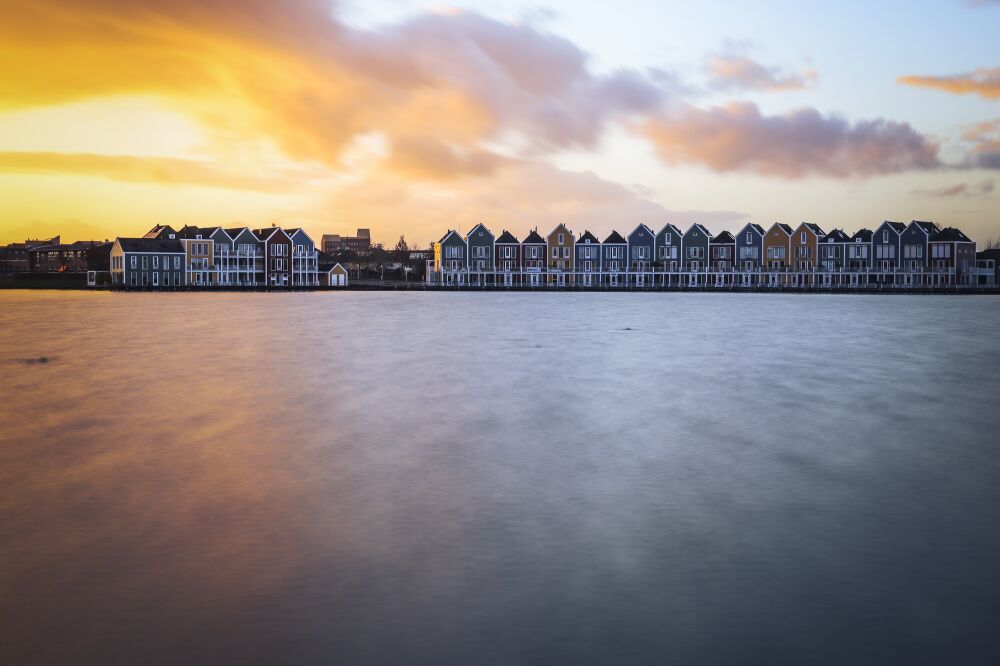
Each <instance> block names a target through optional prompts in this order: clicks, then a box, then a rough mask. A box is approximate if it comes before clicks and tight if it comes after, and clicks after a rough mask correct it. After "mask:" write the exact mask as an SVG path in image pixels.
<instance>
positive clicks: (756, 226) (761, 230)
mask: <svg viewBox="0 0 1000 666" xmlns="http://www.w3.org/2000/svg"><path fill="white" fill-rule="evenodd" d="M747 228H750V229H753V230H754V231H756V232H757V233H758V234H760V235H761V236H763V235H764V234H766V233H767V232H766V231H764V227H762V226H760V225H759V224H757V223H756V222H747V223H746V224H744V225H743V229H740V233H743V230H744V229H747Z"/></svg>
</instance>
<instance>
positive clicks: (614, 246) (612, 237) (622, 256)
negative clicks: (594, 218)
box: [601, 231, 628, 287]
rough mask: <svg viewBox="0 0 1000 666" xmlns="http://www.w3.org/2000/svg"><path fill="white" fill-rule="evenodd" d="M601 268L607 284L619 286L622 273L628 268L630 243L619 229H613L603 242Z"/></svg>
mask: <svg viewBox="0 0 1000 666" xmlns="http://www.w3.org/2000/svg"><path fill="white" fill-rule="evenodd" d="M601 269H602V270H603V271H604V279H605V280H607V284H608V285H609V286H612V287H617V286H619V284H620V279H621V277H622V276H621V275H619V274H620V273H624V272H625V271H626V270H627V269H628V243H627V242H626V241H625V239H624V238H622V235H621V234H620V233H618V232H617V231H612V232H611V233H610V234H609V235H608V237H607V238H605V239H604V242H603V243H601Z"/></svg>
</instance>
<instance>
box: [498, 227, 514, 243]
mask: <svg viewBox="0 0 1000 666" xmlns="http://www.w3.org/2000/svg"><path fill="white" fill-rule="evenodd" d="M497 243H515V244H516V243H519V241H518V240H517V239H516V238H514V234H512V233H510V232H509V231H507V230H506V229H504V230H503V233H502V234H500V238H498V239H497Z"/></svg>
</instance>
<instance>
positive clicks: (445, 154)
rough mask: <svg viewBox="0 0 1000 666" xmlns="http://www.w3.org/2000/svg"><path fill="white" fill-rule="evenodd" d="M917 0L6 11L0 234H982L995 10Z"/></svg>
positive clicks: (990, 143) (992, 171)
mask: <svg viewBox="0 0 1000 666" xmlns="http://www.w3.org/2000/svg"><path fill="white" fill-rule="evenodd" d="M935 4H936V5H940V7H935V8H930V9H928V10H927V12H926V13H923V14H922V15H921V16H919V17H906V16H899V17H896V16H894V17H893V18H892V20H890V21H886V20H885V14H886V13H887V11H886V9H885V8H879V9H874V8H871V7H869V6H868V5H867V4H865V3H853V2H851V3H844V6H843V7H841V8H838V9H825V10H822V11H817V12H816V13H815V14H809V13H808V12H804V10H803V9H801V8H797V7H796V6H794V5H792V4H786V3H763V4H762V5H761V6H760V7H758V8H757V10H756V12H755V14H756V15H761V14H764V15H767V16H771V17H781V18H782V20H781V21H769V22H762V21H761V20H760V19H759V18H757V19H755V18H753V17H752V15H751V12H750V10H749V9H742V8H741V9H739V10H733V12H732V13H730V12H729V11H728V10H726V13H725V14H724V13H723V12H722V10H720V9H719V7H716V6H715V3H705V4H704V7H703V8H702V9H699V10H695V9H692V8H691V7H687V6H686V4H682V3H677V4H673V3H666V4H665V5H663V6H661V4H660V3H648V2H636V3H633V5H632V6H630V5H629V4H628V3H626V4H624V5H622V7H621V8H620V9H621V11H620V12H619V13H617V14H616V15H615V17H614V19H613V23H611V24H609V17H608V15H607V14H606V13H605V12H606V10H605V9H603V8H600V7H585V6H580V5H579V3H577V4H573V5H571V4H568V3H564V2H553V3H549V4H548V5H545V6H544V7H542V8H538V7H536V6H535V5H529V4H524V3H516V2H515V3H506V4H505V5H504V6H503V8H502V9H500V10H497V9H496V6H495V3H494V4H490V3H477V2H469V3H460V6H459V7H456V8H449V9H446V10H442V9H441V8H440V6H439V5H434V4H430V3H421V2H410V3H378V2H376V3H370V4H365V5H363V6H362V5H361V4H360V3H356V4H347V3H332V2H329V1H325V0H291V1H288V2H280V3H279V2H272V1H269V0H248V1H245V2H239V3H227V2H217V1H214V0H211V1H207V2H206V1H195V0H179V1H169V0H154V1H153V2H146V3H133V2H127V1H125V0H93V1H88V2H83V3H81V2H75V1H70V0H37V1H31V2H27V1H24V2H22V1H20V0H8V1H7V2H6V3H4V20H3V21H2V22H0V40H2V44H3V46H2V47H0V66H2V67H3V69H4V72H5V75H4V77H3V78H2V80H0V242H4V243H6V242H12V241H20V240H23V239H24V238H27V237H45V236H49V235H54V234H62V235H63V237H64V238H65V239H70V240H72V239H85V238H86V239H89V238H113V237H115V236H117V235H130V234H141V233H143V232H144V231H145V230H147V229H148V228H149V227H150V226H152V225H153V224H155V223H160V224H171V225H178V226H182V225H184V224H195V225H203V226H214V225H224V226H236V225H244V224H245V225H251V226H253V225H266V224H270V223H271V222H275V223H278V224H283V225H287V226H302V227H304V228H306V229H307V230H308V231H309V232H310V233H311V234H312V235H313V236H314V237H319V236H320V235H321V234H323V233H343V232H352V231H353V230H354V229H355V228H358V227H369V228H371V229H372V230H373V233H374V234H375V237H376V239H377V240H381V241H385V242H394V240H395V238H397V237H398V236H399V235H401V234H405V235H406V236H407V238H408V239H409V240H410V241H411V243H415V244H418V245H421V246H425V245H426V244H427V243H428V242H430V241H432V240H436V239H437V237H438V236H439V235H440V231H441V230H442V229H446V228H460V229H468V228H469V227H471V226H472V225H473V224H475V223H476V222H479V221H487V222H488V223H489V224H490V225H491V227H493V228H495V229H503V228H509V229H511V230H513V231H515V232H517V233H523V232H526V231H527V230H528V229H530V228H532V227H534V226H539V227H542V228H551V227H553V226H554V225H555V224H557V223H558V222H566V223H567V224H568V226H569V227H570V228H571V229H573V230H575V231H577V232H579V231H582V230H583V229H585V228H591V229H593V230H594V231H595V232H597V233H603V232H606V231H609V230H610V229H612V228H613V227H619V228H626V227H628V228H631V227H632V226H634V225H635V224H636V223H638V222H640V221H645V222H647V223H649V224H651V225H652V226H654V227H657V228H659V227H661V226H662V225H663V224H664V223H666V222H668V221H671V222H674V223H676V224H679V225H680V226H682V227H686V226H687V225H688V224H690V223H692V222H702V223H704V224H706V225H707V226H708V227H709V228H710V229H713V230H715V229H721V228H726V227H735V226H738V225H739V224H741V223H743V222H745V221H747V220H753V221H756V222H759V223H761V224H764V225H768V224H770V223H771V222H774V221H783V222H788V223H792V224H794V223H797V222H798V221H800V220H803V219H806V220H810V221H814V222H817V223H819V224H821V225H823V226H824V227H827V228H835V227H846V228H849V229H855V228H858V227H862V226H868V227H874V226H876V225H877V224H878V223H879V222H880V221H881V220H883V219H900V220H909V219H912V218H917V219H932V220H935V221H937V222H938V223H940V224H941V225H942V226H960V227H962V228H964V229H965V230H966V231H967V232H968V233H969V234H970V235H972V236H973V237H974V238H976V239H978V240H986V239H988V238H993V237H995V236H997V235H1000V206H998V196H1000V195H998V193H997V191H996V187H995V182H996V180H997V178H998V177H997V169H1000V126H998V124H997V119H998V117H1000V107H998V106H997V105H998V104H1000V101H998V94H1000V93H998V79H997V72H998V70H997V69H996V66H997V65H998V64H1000V63H997V62H996V61H995V57H996V52H995V30H992V31H991V30H990V29H989V26H990V25H992V26H993V27H994V28H995V27H996V26H997V25H1000V23H998V22H1000V7H998V6H997V3H995V2H981V3H963V2H961V1H960V0H955V1H954V2H948V1H943V2H940V3H935ZM906 7H909V5H904V4H903V3H898V9H899V11H900V14H906V13H907V11H906V9H905V8H906ZM744 12H747V15H746V16H743V13H744ZM723 15H727V16H731V17H732V18H733V19H734V20H732V21H726V22H724V23H725V24H722V23H719V22H718V17H719V16H723ZM776 23H780V24H781V25H780V26H778V25H775V24H776ZM876 23H878V24H879V26H880V27H879V29H881V30H887V31H889V32H888V33H887V34H883V35H882V37H881V39H880V40H878V41H877V42H876V40H873V39H871V35H872V32H871V30H872V28H871V27H870V26H871V25H872V24H876ZM929 25H933V26H936V27H937V28H939V29H940V30H941V34H940V35H939V36H937V39H936V43H935V44H934V46H933V51H934V53H929V52H928V51H927V48H926V45H927V44H928V40H925V39H922V36H924V35H925V34H926V32H927V30H929V28H928V26H929ZM602 26H603V27H604V28H605V29H606V30H604V31H602V30H601V28H602ZM848 26H852V27H851V30H854V31H855V33H852V34H847V30H848ZM838 31H842V32H841V33H840V34H837V32H838ZM831 32H833V33H834V35H833V36H831V35H830V33H831ZM628 35H631V37H627V36H628ZM991 35H992V36H991ZM897 42H914V43H913V44H912V45H906V46H903V47H900V48H899V49H898V50H896V51H894V52H893V53H891V54H890V53H888V52H887V50H886V49H884V45H886V44H891V43H897ZM921 44H922V45H921ZM991 56H992V57H993V61H990V60H988V58H989V57H991Z"/></svg>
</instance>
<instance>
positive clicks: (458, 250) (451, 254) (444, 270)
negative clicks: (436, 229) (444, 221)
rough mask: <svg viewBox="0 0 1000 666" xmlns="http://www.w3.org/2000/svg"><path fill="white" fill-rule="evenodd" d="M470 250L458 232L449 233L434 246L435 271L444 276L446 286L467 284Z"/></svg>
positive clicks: (450, 230)
mask: <svg viewBox="0 0 1000 666" xmlns="http://www.w3.org/2000/svg"><path fill="white" fill-rule="evenodd" d="M468 255H469V248H468V246H467V245H466V244H465V239H464V238H462V237H461V236H460V235H459V234H458V232H457V231H455V230H454V229H449V230H448V233H446V234H445V235H444V236H442V237H441V240H439V241H438V242H437V243H435V244H434V270H435V271H438V272H439V273H440V274H441V275H442V276H443V281H444V284H449V285H462V284H465V283H466V273H467V271H468V263H467V261H468Z"/></svg>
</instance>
